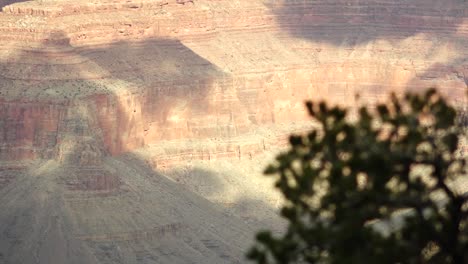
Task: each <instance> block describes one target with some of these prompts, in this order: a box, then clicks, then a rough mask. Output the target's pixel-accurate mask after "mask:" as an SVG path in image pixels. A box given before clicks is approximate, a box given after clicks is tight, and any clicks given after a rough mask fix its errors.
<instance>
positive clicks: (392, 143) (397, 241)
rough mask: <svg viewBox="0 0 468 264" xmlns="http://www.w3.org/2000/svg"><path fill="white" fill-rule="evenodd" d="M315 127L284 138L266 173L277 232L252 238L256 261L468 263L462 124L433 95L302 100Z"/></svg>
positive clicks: (439, 98) (253, 254)
mask: <svg viewBox="0 0 468 264" xmlns="http://www.w3.org/2000/svg"><path fill="white" fill-rule="evenodd" d="M307 108H308V111H309V113H310V115H311V116H312V117H313V118H314V119H315V120H316V121H317V122H318V124H320V128H319V129H313V130H312V131H310V133H308V134H306V135H300V136H297V135H294V136H291V137H290V150H289V151H288V152H286V153H282V154H280V155H279V156H278V157H277V158H276V162H275V164H273V165H270V166H269V167H268V168H267V169H266V172H265V173H266V174H268V175H272V176H274V177H276V188H278V189H279V190H280V191H281V193H282V194H283V195H284V198H285V204H284V206H283V208H282V210H281V215H282V217H284V218H285V219H286V220H287V221H288V227H287V230H286V231H285V233H284V234H282V235H273V234H272V233H271V232H269V231H264V232H260V233H258V234H257V238H256V239H257V242H256V245H255V246H254V247H253V248H252V249H251V250H250V252H249V253H248V258H249V259H251V260H254V261H256V262H257V263H460V264H461V263H468V220H467V218H468V217H467V216H468V202H467V198H468V197H467V195H466V194H464V193H462V191H461V190H460V189H461V188H458V189H457V187H459V183H460V182H462V181H464V182H465V183H466V181H467V178H468V176H467V157H463V155H461V154H460V152H459V151H458V150H457V149H458V145H459V141H460V140H461V137H462V136H466V134H463V133H462V132H463V128H460V127H459V126H457V124H456V111H455V109H454V108H452V107H450V106H449V105H448V104H447V103H446V101H445V100H444V99H443V98H442V97H441V96H440V95H439V94H438V93H437V92H436V91H435V90H429V91H428V92H426V93H425V94H423V95H415V94H407V95H406V96H405V97H404V98H402V99H398V98H397V97H396V96H395V95H392V97H391V100H390V101H389V103H388V104H381V105H378V106H377V107H376V109H375V110H369V109H368V108H366V107H362V108H360V109H358V112H357V118H355V119H356V120H355V121H350V119H351V118H350V117H349V113H348V111H347V110H345V109H342V108H340V107H329V106H327V105H326V104H325V103H323V102H322V103H319V104H314V103H310V102H308V103H307Z"/></svg>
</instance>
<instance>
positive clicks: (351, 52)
mask: <svg viewBox="0 0 468 264" xmlns="http://www.w3.org/2000/svg"><path fill="white" fill-rule="evenodd" d="M10 2H11V1H10ZM467 46H468V7H467V3H466V2H463V1H458V0H450V1H444V2H443V3H442V2H441V1H436V0H434V1H432V0H431V1H428V0H415V1H372V0H369V1H344V0H343V1H224V0H211V1H209V0H194V1H193V2H192V1H185V2H184V3H179V1H175V0H168V1H95V2H93V3H89V2H88V1H65V0H64V1H55V2H48V1H38V2H30V1H27V2H18V3H14V4H11V5H5V6H3V12H1V13H0V159H2V160H18V159H34V158H50V157H62V158H63V156H67V155H68V154H67V153H72V152H73V151H74V149H80V148H81V147H80V146H81V145H82V144H88V143H89V142H92V144H98V145H99V146H100V148H102V151H103V152H106V153H111V154H118V153H122V152H124V151H130V150H134V149H137V148H140V147H143V146H146V145H157V144H158V143H159V142H162V141H166V140H186V139H217V140H221V141H222V142H231V141H232V139H233V138H241V137H242V136H243V135H250V134H252V133H255V132H256V131H258V130H259V129H262V128H265V129H268V130H269V131H271V133H273V134H275V131H276V130H277V129H278V128H281V129H283V128H285V127H286V128H288V127H290V126H291V124H293V123H296V124H299V123H301V122H302V121H304V120H306V116H305V113H304V111H303V101H304V100H305V99H319V98H325V99H327V100H329V101H331V102H333V103H341V104H346V105H355V104H356V103H357V102H355V99H354V94H355V93H360V95H361V98H362V100H363V102H364V103H372V102H374V101H376V100H381V99H383V98H385V96H386V94H387V93H388V91H391V90H392V91H396V92H403V91H405V90H408V89H411V90H418V89H423V88H426V87H428V86H438V87H440V89H441V90H442V91H443V92H444V93H445V94H447V95H448V96H449V97H450V98H451V99H452V100H453V101H454V102H455V103H456V104H458V105H466V99H464V98H465V97H464V93H465V92H466V87H467V79H468V63H467V52H468V50H467V49H466V47H467ZM363 102H361V103H363ZM230 140H231V141H230ZM229 144H230V143H229ZM233 144H237V145H235V146H237V147H239V148H240V147H241V146H242V143H233ZM272 144H273V143H272ZM75 145H76V146H75ZM235 146H234V149H236V148H237V147H235ZM250 146H257V147H254V149H250V148H249V147H246V148H247V149H250V150H249V153H250V152H255V151H256V150H255V149H256V148H260V149H261V148H264V147H265V146H263V144H259V143H258V142H257V143H254V144H252V145H250ZM231 147H232V146H230V147H229V148H231ZM211 151H214V152H216V151H217V150H211ZM234 152H235V151H234ZM238 152H239V153H240V152H241V151H238Z"/></svg>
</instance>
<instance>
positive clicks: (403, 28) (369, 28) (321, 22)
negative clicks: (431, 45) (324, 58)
mask: <svg viewBox="0 0 468 264" xmlns="http://www.w3.org/2000/svg"><path fill="white" fill-rule="evenodd" d="M266 5H267V6H268V7H269V8H270V9H271V11H272V12H273V14H274V15H275V17H276V21H277V23H278V24H279V26H280V28H281V29H283V30H284V31H286V32H287V33H289V34H290V35H292V36H294V37H297V38H302V39H307V40H311V41H314V42H323V43H330V44H333V45H336V46H356V45H359V44H365V43H367V42H370V41H373V40H377V39H384V40H388V41H392V40H401V39H404V38H407V37H410V36H414V35H416V34H420V33H427V34H430V35H433V34H434V32H436V34H444V35H451V34H453V33H454V32H456V30H457V27H458V25H460V24H461V23H462V22H463V21H464V19H466V16H467V14H466V13H467V9H468V6H467V3H466V2H464V1H462V0H447V1H438V0H429V1H428V0H416V1H403V0H399V1H388V3H385V2H382V1H365V2H363V1H356V0H355V1H342V0H327V1H308V0H291V1H290V0H285V1H275V0H270V1H267V3H266ZM434 29H436V30H435V31H434Z"/></svg>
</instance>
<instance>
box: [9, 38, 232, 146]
mask: <svg viewBox="0 0 468 264" xmlns="http://www.w3.org/2000/svg"><path fill="white" fill-rule="evenodd" d="M71 43H72V40H71V39H70V37H69V36H68V35H67V34H65V33H64V32H60V31H58V32H53V33H51V34H50V35H49V36H48V37H46V38H45V39H44V41H43V43H42V47H43V48H45V50H46V51H45V52H43V51H39V50H23V51H22V52H20V53H19V54H16V55H14V57H11V58H8V59H7V60H5V61H4V62H3V63H1V64H0V70H1V73H0V82H1V83H0V88H1V89H9V90H10V93H13V94H16V96H17V98H18V99H19V100H31V101H35V100H36V99H35V98H37V99H38V100H37V101H49V100H51V101H52V102H53V101H54V100H55V101H58V102H61V103H62V104H64V105H67V106H68V109H69V110H68V112H67V113H65V114H64V115H62V118H65V119H67V120H65V123H66V124H68V123H69V124H70V125H69V126H68V125H65V128H67V127H68V128H69V129H70V130H75V132H76V133H75V132H73V133H75V134H76V136H77V135H81V137H89V136H91V134H92V133H91V132H89V130H88V132H86V129H87V128H89V129H91V127H93V128H97V127H101V128H103V129H102V130H101V131H98V132H99V133H101V134H99V133H98V134H97V136H98V137H99V138H100V139H101V140H102V141H103V142H104V145H105V147H106V148H107V150H108V151H110V152H111V153H113V154H117V153H121V152H124V151H127V150H131V149H135V148H138V147H142V146H143V145H145V144H147V143H149V142H147V139H148V138H149V139H152V140H157V139H176V138H181V137H186V136H194V137H197V135H198V134H199V133H203V132H204V131H203V124H202V125H200V127H201V128H198V127H197V125H198V124H197V122H203V120H200V118H199V119H197V116H198V117H203V116H204V114H208V113H209V111H210V106H209V105H210V104H209V101H208V99H209V96H208V94H209V92H210V89H211V88H212V87H213V83H214V81H215V80H216V79H218V78H222V77H223V75H224V73H223V72H222V71H221V70H220V69H218V68H217V67H216V66H215V65H213V64H211V63H210V62H209V61H207V60H205V59H204V58H202V57H200V56H198V55H197V54H196V53H194V52H193V51H192V50H190V49H189V48H187V47H186V46H185V45H183V44H182V43H181V42H180V41H179V40H174V39H148V40H144V41H116V42H113V43H111V44H106V45H100V46H98V45H96V46H92V47H86V48H75V47H74V46H73V45H72V44H71ZM51 50H53V51H52V52H50V51H51ZM37 53H39V54H37ZM63 58H66V59H65V61H64V59H63ZM54 75H55V76H54ZM16 86H18V87H17V88H14V87H16ZM20 90H23V91H24V93H21V92H18V91H20ZM0 92H1V91H0ZM83 104H84V105H85V106H84V108H85V112H86V113H79V112H80V111H78V112H76V111H75V112H76V113H73V111H72V110H73V109H77V106H78V108H79V107H81V108H83ZM86 108H87V109H86ZM87 114H90V115H91V117H90V116H88V117H86V115H87ZM93 118H94V119H93ZM91 119H93V120H91ZM84 120H88V121H86V122H88V123H89V124H84V123H85V122H84ZM180 120H182V121H180ZM91 123H92V124H91ZM5 129H9V130H12V129H13V130H16V134H18V135H21V131H19V129H20V128H19V127H17V126H16V124H10V125H9V128H5ZM57 132H58V131H57ZM4 133H14V132H11V131H10V132H8V131H4ZM19 141H21V139H19Z"/></svg>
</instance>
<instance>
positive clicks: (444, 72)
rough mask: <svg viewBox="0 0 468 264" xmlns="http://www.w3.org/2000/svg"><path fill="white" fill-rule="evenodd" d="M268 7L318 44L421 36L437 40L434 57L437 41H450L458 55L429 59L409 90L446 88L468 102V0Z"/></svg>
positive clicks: (291, 31) (295, 1)
mask: <svg viewBox="0 0 468 264" xmlns="http://www.w3.org/2000/svg"><path fill="white" fill-rule="evenodd" d="M266 5H267V7H269V9H270V10H271V11H272V13H273V14H274V15H275V19H276V22H277V23H278V25H279V27H280V29H281V30H282V31H283V32H285V33H286V34H288V35H290V36H293V37H295V38H299V39H303V40H307V41H310V42H313V43H318V44H321V43H323V44H329V45H332V46H334V47H341V48H353V47H354V48H356V47H358V46H362V45H366V44H368V43H370V42H375V41H378V40H383V41H387V42H389V43H391V44H398V43H399V42H400V41H403V40H405V39H406V38H410V37H414V36H417V35H419V34H421V35H422V36H423V38H425V39H427V40H430V41H432V42H433V48H432V49H433V50H432V51H429V55H433V54H435V53H437V52H438V49H439V48H440V45H438V43H442V42H445V43H448V44H447V45H449V46H450V48H448V49H449V50H450V51H454V50H457V51H458V54H456V56H452V57H451V58H450V59H448V60H447V61H446V62H443V63H439V62H433V61H432V60H431V59H430V58H428V61H427V63H428V64H429V67H422V68H425V69H424V70H421V72H419V73H416V77H415V78H413V79H412V80H410V81H409V82H408V83H407V85H406V89H407V90H408V91H420V90H423V89H427V88H429V87H436V88H442V89H441V90H442V92H444V93H445V94H446V95H447V96H449V97H450V98H452V99H455V101H457V103H458V104H461V105H463V104H466V102H467V99H466V90H467V89H468V71H467V70H466V69H467V64H468V57H467V53H466V51H465V50H466V47H467V45H468V40H467V38H466V34H465V33H464V32H462V31H463V30H466V29H464V28H466V26H464V23H466V21H467V19H468V3H467V2H466V1H463V0H448V1H438V0H429V1H428V0H414V1H405V0H399V1H387V2H385V1H357V0H356V1H342V0H330V1H308V0H291V1H289V0H285V1H275V0H271V1H267V3H266ZM403 52H404V51H403ZM430 64H432V65H430ZM432 80H434V82H432ZM444 83H447V84H448V86H449V87H452V86H453V84H454V83H456V86H458V87H460V89H454V90H449V89H443V86H444ZM463 83H464V84H465V87H463Z"/></svg>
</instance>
